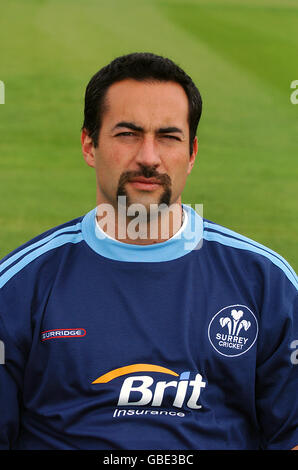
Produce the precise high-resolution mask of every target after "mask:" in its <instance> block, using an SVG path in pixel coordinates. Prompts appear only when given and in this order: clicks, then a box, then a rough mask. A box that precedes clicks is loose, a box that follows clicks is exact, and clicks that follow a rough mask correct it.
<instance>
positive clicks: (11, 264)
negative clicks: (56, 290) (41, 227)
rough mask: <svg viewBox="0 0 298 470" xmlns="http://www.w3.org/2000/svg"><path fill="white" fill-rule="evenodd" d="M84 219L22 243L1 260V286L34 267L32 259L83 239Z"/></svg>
mask: <svg viewBox="0 0 298 470" xmlns="http://www.w3.org/2000/svg"><path fill="white" fill-rule="evenodd" d="M82 219H83V216H81V217H78V218H76V219H72V220H70V221H69V222H66V223H64V224H61V225H58V226H56V227H53V228H51V229H49V230H47V231H45V232H43V233H42V234H40V235H38V236H36V237H34V238H33V239H31V240H29V241H28V242H26V243H24V244H22V245H21V246H19V247H18V248H16V249H15V250H13V251H12V252H11V253H9V254H8V255H6V256H5V257H4V258H3V259H2V260H0V288H2V287H3V286H4V285H5V284H6V283H7V282H8V281H9V280H10V279H12V278H13V277H14V276H16V275H17V274H19V273H20V272H22V271H23V270H24V268H27V266H28V267H29V266H30V267H32V264H31V263H32V261H35V260H38V259H44V256H45V255H46V254H49V253H51V254H53V253H55V250H56V249H58V248H60V247H63V246H64V245H67V244H69V243H71V244H76V243H79V242H80V241H82V229H81V222H82Z"/></svg>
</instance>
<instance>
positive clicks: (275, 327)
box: [256, 267, 298, 450]
mask: <svg viewBox="0 0 298 470" xmlns="http://www.w3.org/2000/svg"><path fill="white" fill-rule="evenodd" d="M297 308H298V296H297V288H296V285H295V284H293V283H292V282H290V281H289V279H288V278H287V277H286V276H284V273H283V272H282V271H281V270H280V269H279V268H276V267H271V272H270V276H269V280H267V287H266V289H264V296H263V305H262V312H261V320H260V334H259V338H260V339H259V344H258V351H259V353H258V363H257V376H256V408H257V415H258V420H259V425H260V433H261V436H262V437H261V441H262V448H263V449H266V450H290V449H292V448H293V447H295V446H296V445H298V393H297V387H298V365H297V362H298V361H297V356H298V355H297V354H296V352H295V348H296V349H298V310H297Z"/></svg>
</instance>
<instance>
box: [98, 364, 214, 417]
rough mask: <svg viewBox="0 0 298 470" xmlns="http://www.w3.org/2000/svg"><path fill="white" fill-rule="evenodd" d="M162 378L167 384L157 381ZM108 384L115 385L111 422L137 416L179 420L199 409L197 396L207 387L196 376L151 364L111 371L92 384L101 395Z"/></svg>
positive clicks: (188, 372)
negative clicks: (166, 378)
mask: <svg viewBox="0 0 298 470" xmlns="http://www.w3.org/2000/svg"><path fill="white" fill-rule="evenodd" d="M136 374H137V375H136ZM163 375H168V376H170V380H168V381H165V380H158V379H160V378H161V376H163ZM173 379H175V380H173ZM111 381H113V382H114V381H115V382H114V386H115V391H116V394H117V396H118V398H117V402H116V401H115V405H116V408H115V409H114V412H113V418H119V417H120V416H138V415H151V416H152V415H158V416H161V415H165V416H176V417H178V418H183V417H184V416H185V413H184V411H186V410H187V409H190V410H200V409H201V408H202V405H201V403H200V395H201V391H202V390H203V389H205V387H206V384H207V382H206V381H204V380H203V377H202V375H201V374H199V373H196V372H191V371H184V372H182V373H180V374H178V373H177V372H175V371H173V370H171V369H168V368H166V367H162V366H159V365H155V364H131V365H128V366H124V367H120V368H118V369H113V370H111V371H110V372H107V373H106V374H104V375H101V376H100V377H98V378H97V379H96V380H94V381H93V382H92V384H93V385H96V384H98V385H99V390H101V391H103V390H104V389H105V384H108V383H110V382H111ZM109 388H110V386H109ZM185 408H186V410H185Z"/></svg>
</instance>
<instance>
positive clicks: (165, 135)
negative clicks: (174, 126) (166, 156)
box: [162, 134, 181, 141]
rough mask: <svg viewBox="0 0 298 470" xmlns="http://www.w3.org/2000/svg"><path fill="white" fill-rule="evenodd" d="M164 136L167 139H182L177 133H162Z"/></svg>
mask: <svg viewBox="0 0 298 470" xmlns="http://www.w3.org/2000/svg"><path fill="white" fill-rule="evenodd" d="M162 137H164V138H165V139H170V140H178V141H180V140H181V139H180V138H179V137H177V136H176V135H169V134H164V135H162Z"/></svg>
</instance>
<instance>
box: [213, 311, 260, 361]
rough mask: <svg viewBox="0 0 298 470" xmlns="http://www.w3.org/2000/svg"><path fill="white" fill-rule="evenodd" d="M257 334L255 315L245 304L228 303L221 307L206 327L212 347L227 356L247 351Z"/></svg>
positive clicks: (238, 354)
mask: <svg viewBox="0 0 298 470" xmlns="http://www.w3.org/2000/svg"><path fill="white" fill-rule="evenodd" d="M239 307H240V308H239ZM257 335H258V322H257V319H256V316H255V315H254V313H253V312H252V311H251V310H250V309H249V308H248V307H246V305H239V304H236V305H229V306H228V307H225V308H223V309H221V310H220V311H219V312H217V313H216V314H215V315H214V316H213V318H212V320H211V321H210V323H209V327H208V338H209V341H210V343H211V344H212V346H213V348H214V349H215V350H216V351H217V352H218V353H220V354H222V355H223V356H227V357H235V356H240V355H241V354H244V353H245V352H247V351H248V350H249V349H250V348H251V347H252V346H253V345H254V343H255V341H256V339H257Z"/></svg>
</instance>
